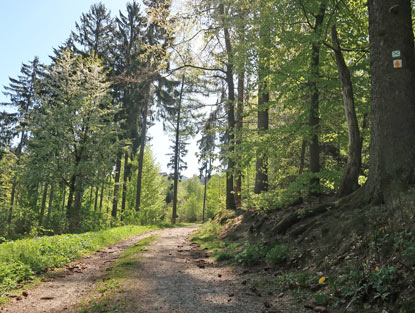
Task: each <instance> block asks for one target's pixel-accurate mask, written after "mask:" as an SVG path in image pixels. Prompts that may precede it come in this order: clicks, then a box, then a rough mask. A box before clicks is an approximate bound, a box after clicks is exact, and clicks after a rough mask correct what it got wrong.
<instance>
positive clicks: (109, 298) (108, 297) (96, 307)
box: [78, 235, 157, 313]
mask: <svg viewBox="0 0 415 313" xmlns="http://www.w3.org/2000/svg"><path fill="white" fill-rule="evenodd" d="M156 238H157V235H153V236H150V237H147V238H145V239H142V240H140V241H139V242H138V243H136V244H135V245H134V246H132V247H130V248H128V249H126V250H125V251H124V252H123V253H122V254H121V255H120V258H119V259H118V261H117V262H116V263H115V264H114V265H112V266H111V270H110V271H108V272H107V274H106V275H105V277H104V278H103V280H102V281H100V282H98V283H97V285H96V287H95V289H94V290H93V291H92V292H91V293H90V294H89V295H88V297H86V298H85V299H83V300H82V301H81V303H80V304H79V309H78V312H79V313H102V312H125V308H126V306H127V305H128V304H129V302H130V301H129V300H127V299H126V297H123V296H120V295H122V294H127V290H126V287H125V286H124V283H125V282H126V281H127V280H128V279H129V278H131V277H132V276H133V273H134V269H135V268H136V267H137V266H138V265H139V263H140V254H141V252H142V251H143V250H144V249H145V248H146V247H147V246H148V245H149V244H150V243H151V242H153V241H154V240H155V239H156Z"/></svg>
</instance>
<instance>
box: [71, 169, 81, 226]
mask: <svg viewBox="0 0 415 313" xmlns="http://www.w3.org/2000/svg"><path fill="white" fill-rule="evenodd" d="M83 183H84V182H83V177H82V176H78V177H77V179H76V184H75V201H74V206H73V217H72V221H71V223H70V224H69V225H70V230H71V232H72V233H74V232H78V231H79V228H80V221H81V220H80V217H81V208H82V197H83Z"/></svg>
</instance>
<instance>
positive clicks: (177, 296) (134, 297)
mask: <svg viewBox="0 0 415 313" xmlns="http://www.w3.org/2000/svg"><path fill="white" fill-rule="evenodd" d="M196 229H197V226H188V227H179V228H171V229H164V230H158V231H154V232H150V233H146V234H142V235H139V236H135V237H132V238H129V239H127V240H124V241H122V242H119V243H117V244H115V245H112V246H110V247H107V248H104V249H101V250H100V251H98V252H97V253H95V254H93V255H90V256H87V257H85V258H83V259H82V260H80V261H78V262H74V263H72V264H70V265H67V266H66V267H65V269H61V270H56V271H53V272H51V273H48V275H47V278H45V279H44V282H43V283H41V284H40V285H38V286H37V287H34V288H33V289H30V290H28V291H25V292H23V296H18V297H17V298H16V300H13V301H11V302H10V303H9V304H8V305H7V306H3V307H0V312H2V313H3V312H7V313H17V312H18V313H26V312H27V313H38V312H39V313H41V312H42V313H43V312H44V313H55V312H68V313H74V312H85V313H86V312H88V313H90V312H134V313H138V312H146V313H147V312H148V313H151V312H161V313H163V312H166V313H167V312H169V313H173V312H177V313H178V312H181V313H196V312H209V313H216V312H218V313H219V312H227V313H231V312H235V313H241V312H244V313H250V312H255V313H258V312H267V313H288V312H296V313H302V312H310V311H308V310H305V309H304V307H303V306H299V305H298V304H295V301H293V299H292V298H290V296H288V295H284V294H283V293H277V294H275V293H272V292H266V293H263V292H262V291H261V290H260V289H257V288H255V287H252V285H250V284H249V283H247V282H249V281H250V280H252V279H258V277H259V275H260V274H258V271H257V270H256V271H250V270H246V269H242V268H238V267H236V268H232V267H229V266H225V265H224V264H223V263H216V262H215V261H213V260H212V259H210V258H209V256H208V254H207V253H206V251H204V250H201V249H200V247H199V246H198V245H197V244H195V243H192V242H191V240H190V237H191V235H192V233H193V232H194V231H195V230H196ZM154 234H155V235H156V237H153V240H152V241H150V239H149V237H150V236H152V235H154ZM144 238H147V239H146V240H147V242H146V244H147V246H146V247H144V246H141V247H140V249H139V250H137V247H139V244H140V242H143V241H145V240H143V239H144ZM134 247H136V248H134ZM134 249H136V250H134ZM123 251H124V252H123ZM128 251H130V253H127V254H126V252H128ZM264 275H270V274H269V273H265V272H264Z"/></svg>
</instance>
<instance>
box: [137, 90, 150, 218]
mask: <svg viewBox="0 0 415 313" xmlns="http://www.w3.org/2000/svg"><path fill="white" fill-rule="evenodd" d="M145 101H148V99H147V97H146V99H145ZM147 112H148V103H146V102H145V103H144V108H143V113H142V120H141V123H142V124H141V138H140V154H139V156H138V173H137V192H136V197H135V211H136V212H138V211H139V210H140V203H141V183H142V177H143V162H144V149H145V146H146V136H147Z"/></svg>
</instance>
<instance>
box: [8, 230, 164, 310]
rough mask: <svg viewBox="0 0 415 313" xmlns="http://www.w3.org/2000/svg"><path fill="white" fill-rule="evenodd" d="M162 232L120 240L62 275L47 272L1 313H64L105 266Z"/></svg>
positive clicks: (66, 267)
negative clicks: (36, 284) (135, 245)
mask: <svg viewBox="0 0 415 313" xmlns="http://www.w3.org/2000/svg"><path fill="white" fill-rule="evenodd" d="M160 232H163V230H155V231H151V232H148V233H144V234H140V235H137V236H133V237H130V238H127V239H124V240H122V241H120V242H118V243H116V244H113V245H111V246H108V247H106V248H103V249H100V250H99V251H97V252H95V253H94V254H91V255H89V256H86V257H84V258H82V259H81V260H79V261H76V262H72V263H70V264H68V265H66V266H65V269H64V270H63V271H56V272H51V273H50V275H48V278H45V279H43V281H44V282H43V283H42V284H40V285H39V286H37V287H35V288H33V289H30V290H29V291H28V292H27V294H26V297H18V298H16V300H13V299H12V301H11V303H9V304H8V305H6V306H3V307H0V312H2V313H3V312H4V313H6V312H7V313H58V312H68V311H69V310H70V309H71V308H72V307H73V306H74V305H75V304H77V303H78V302H79V301H80V300H81V299H82V298H83V297H85V296H86V295H88V293H89V292H90V291H91V290H92V288H93V287H94V284H95V282H96V281H97V280H98V279H100V278H101V277H102V276H103V275H104V273H105V272H106V271H107V270H108V269H109V266H110V265H111V264H112V263H113V262H115V261H116V260H117V259H118V256H119V255H120V253H121V252H123V251H124V250H125V249H127V248H128V247H130V246H132V245H134V244H136V243H137V242H138V241H140V240H141V239H144V238H147V237H149V236H151V235H154V234H156V233H160Z"/></svg>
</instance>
